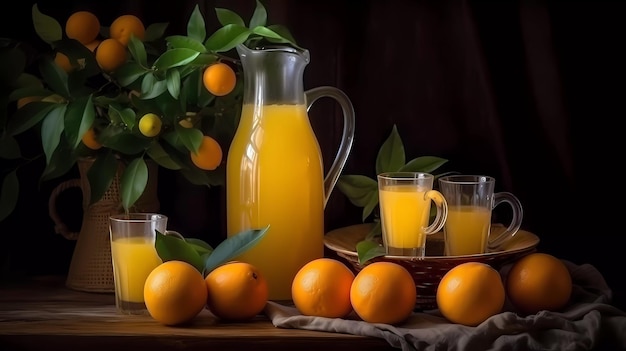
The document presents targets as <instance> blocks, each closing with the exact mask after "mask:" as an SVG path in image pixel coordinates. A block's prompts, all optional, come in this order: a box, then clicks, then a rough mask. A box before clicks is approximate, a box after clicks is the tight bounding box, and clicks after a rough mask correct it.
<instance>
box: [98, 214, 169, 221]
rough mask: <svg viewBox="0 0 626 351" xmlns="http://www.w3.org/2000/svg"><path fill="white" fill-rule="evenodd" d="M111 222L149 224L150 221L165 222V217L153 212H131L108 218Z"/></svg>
mask: <svg viewBox="0 0 626 351" xmlns="http://www.w3.org/2000/svg"><path fill="white" fill-rule="evenodd" d="M109 219H110V220H111V221H115V222H134V223H139V222H150V221H161V220H167V219H168V218H167V216H166V215H164V214H161V213H154V212H131V213H120V214H114V215H111V216H109Z"/></svg>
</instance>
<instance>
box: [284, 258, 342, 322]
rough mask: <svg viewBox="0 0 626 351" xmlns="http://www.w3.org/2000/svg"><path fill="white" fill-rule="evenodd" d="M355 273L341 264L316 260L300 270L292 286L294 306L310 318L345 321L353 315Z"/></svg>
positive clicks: (328, 260)
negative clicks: (351, 294)
mask: <svg viewBox="0 0 626 351" xmlns="http://www.w3.org/2000/svg"><path fill="white" fill-rule="evenodd" d="M352 281H354V273H353V272H352V271H351V270H350V269H349V268H348V267H347V266H346V265H345V264H343V263H341V262H340V261H337V260H334V259H330V258H319V259H315V260H313V261H311V262H309V263H307V264H305V265H304V266H302V268H300V270H298V272H297V273H296V275H295V277H294V278H293V282H292V284H291V296H292V300H293V303H294V305H295V306H296V308H297V309H298V311H300V313H302V314H303V315H307V316H318V317H328V318H342V317H345V316H347V315H348V314H349V313H350V312H352V305H351V303H350V287H351V285H352Z"/></svg>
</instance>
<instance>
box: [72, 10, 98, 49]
mask: <svg viewBox="0 0 626 351" xmlns="http://www.w3.org/2000/svg"><path fill="white" fill-rule="evenodd" d="M99 33H100V21H99V20H98V17H96V15H94V14H93V13H91V12H89V11H78V12H74V13H73V14H71V15H70V17H68V19H67V21H66V22H65V34H66V35H67V37H68V38H70V39H76V40H78V41H79V42H80V43H81V44H83V45H87V44H89V43H91V42H92V41H94V40H95V39H96V37H97V36H98V34H99Z"/></svg>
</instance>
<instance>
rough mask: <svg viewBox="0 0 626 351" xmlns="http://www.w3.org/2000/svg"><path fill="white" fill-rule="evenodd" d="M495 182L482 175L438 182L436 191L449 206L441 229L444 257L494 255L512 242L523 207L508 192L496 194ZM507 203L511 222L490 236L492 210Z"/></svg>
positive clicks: (456, 176)
mask: <svg viewBox="0 0 626 351" xmlns="http://www.w3.org/2000/svg"><path fill="white" fill-rule="evenodd" d="M495 183H496V180H495V178H493V177H489V176H484V175H464V174H455V175H447V176H443V177H441V178H439V188H440V190H441V193H442V194H443V195H444V196H445V197H446V200H447V201H448V206H449V212H448V219H447V220H446V224H445V226H444V238H445V253H446V255H447V256H462V255H476V254H484V253H487V252H490V251H497V250H499V249H500V247H502V245H504V244H505V243H506V242H508V241H509V240H511V239H512V238H513V237H514V236H515V234H516V233H517V232H518V230H519V228H520V225H521V224H522V217H523V211H522V204H521V203H520V201H519V199H518V198H517V197H516V196H515V195H513V194H512V193H509V192H495V191H494V190H495ZM502 203H508V204H509V205H510V207H511V215H512V217H511V222H510V223H509V225H508V227H507V228H506V229H505V230H504V231H503V232H502V233H500V234H498V235H497V236H496V235H491V215H492V212H493V209H494V208H495V207H496V206H498V205H500V204H502Z"/></svg>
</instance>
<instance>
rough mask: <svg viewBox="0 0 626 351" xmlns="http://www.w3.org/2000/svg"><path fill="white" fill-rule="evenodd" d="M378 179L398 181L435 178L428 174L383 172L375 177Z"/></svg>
mask: <svg viewBox="0 0 626 351" xmlns="http://www.w3.org/2000/svg"><path fill="white" fill-rule="evenodd" d="M377 177H378V178H379V179H393V180H398V179H433V178H435V176H434V175H432V174H430V173H428V172H409V171H406V172H402V171H400V172H383V173H380V174H378V176H377Z"/></svg>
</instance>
